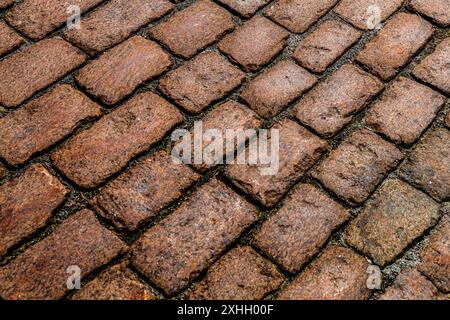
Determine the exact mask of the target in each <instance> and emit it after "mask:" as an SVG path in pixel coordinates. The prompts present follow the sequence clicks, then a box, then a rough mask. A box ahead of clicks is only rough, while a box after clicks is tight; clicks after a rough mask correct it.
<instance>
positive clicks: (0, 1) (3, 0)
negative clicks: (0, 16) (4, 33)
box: [0, 0, 16, 9]
mask: <svg viewBox="0 0 450 320" xmlns="http://www.w3.org/2000/svg"><path fill="white" fill-rule="evenodd" d="M15 1H16V0H0V9H4V8H6V7H9V6H10V5H12V4H13V3H14V2H15Z"/></svg>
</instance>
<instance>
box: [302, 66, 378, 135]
mask: <svg viewBox="0 0 450 320" xmlns="http://www.w3.org/2000/svg"><path fill="white" fill-rule="evenodd" d="M382 89H383V84H382V83H381V82H380V81H379V80H378V79H377V78H375V77H373V76H371V75H370V74H368V73H367V72H364V71H362V70H361V69H359V68H357V67H355V66H353V65H351V64H346V65H344V66H342V67H341V68H340V69H338V70H337V71H336V72H335V73H333V74H332V75H331V76H330V77H328V78H327V79H325V80H324V81H322V82H321V83H320V84H318V85H317V86H316V87H314V88H313V89H312V90H311V92H309V93H308V94H307V95H306V96H305V97H304V98H302V99H301V100H300V101H299V103H297V105H295V107H294V109H293V113H294V115H295V116H296V117H297V119H298V120H300V121H301V122H302V123H304V124H305V125H306V126H308V127H310V128H313V129H314V130H315V131H316V132H317V133H318V134H320V135H321V136H323V137H326V138H329V137H333V136H334V135H336V134H337V133H338V132H339V131H340V130H341V129H342V128H343V127H344V126H346V125H347V124H348V123H350V121H352V119H353V116H354V115H355V114H356V113H358V112H359V111H361V110H362V109H363V108H364V107H365V106H366V104H367V103H368V102H369V101H370V99H372V98H373V97H374V96H375V95H377V94H378V93H379V92H380V91H381V90H382Z"/></svg>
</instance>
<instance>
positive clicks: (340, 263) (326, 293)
mask: <svg viewBox="0 0 450 320" xmlns="http://www.w3.org/2000/svg"><path fill="white" fill-rule="evenodd" d="M368 267H369V263H368V262H367V260H366V259H364V258H363V257H361V256H360V255H358V254H356V253H355V252H353V251H352V250H350V249H348V248H343V247H338V246H331V247H329V248H328V249H326V250H325V252H324V253H323V254H322V255H321V256H320V257H319V258H318V259H317V260H315V261H314V262H313V263H312V264H311V265H310V266H309V267H308V268H307V269H306V270H305V271H304V272H302V273H301V274H300V275H299V276H298V277H297V278H296V279H294V281H293V282H292V283H291V284H289V285H288V286H287V287H286V289H284V290H283V291H281V294H280V295H279V296H278V299H281V300H341V299H342V300H362V299H367V298H368V297H369V295H370V290H369V289H367V284H366V282H367V276H368V275H367V273H366V271H367V268H368Z"/></svg>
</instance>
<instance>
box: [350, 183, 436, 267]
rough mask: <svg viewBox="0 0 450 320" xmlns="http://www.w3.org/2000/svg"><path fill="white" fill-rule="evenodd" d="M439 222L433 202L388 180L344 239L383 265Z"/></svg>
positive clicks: (418, 192)
mask: <svg viewBox="0 0 450 320" xmlns="http://www.w3.org/2000/svg"><path fill="white" fill-rule="evenodd" d="M438 219H439V205H438V204H437V203H436V202H435V201H433V199H431V198H430V197H428V196H427V195H426V194H424V193H422V192H420V191H419V190H417V189H414V188H413V187H411V186H410V185H408V184H406V183H404V182H402V181H400V180H388V181H387V182H386V183H384V184H383V186H382V187H381V189H380V191H379V193H378V194H377V195H376V196H375V198H374V199H373V201H371V202H370V203H369V204H368V205H367V206H366V207H365V208H364V210H363V211H362V212H361V213H360V214H359V215H358V216H357V217H356V219H355V220H353V221H352V223H351V224H350V225H349V226H348V227H347V229H346V232H345V240H346V241H347V243H349V244H350V245H351V246H353V247H355V248H357V249H358V250H359V251H361V252H363V253H364V254H366V255H368V256H370V257H371V258H372V259H373V261H374V262H375V263H376V264H378V265H380V266H384V265H386V264H387V263H388V262H390V261H392V259H394V258H395V257H397V256H398V255H399V254H400V253H401V252H402V251H403V250H404V249H405V248H406V247H407V246H408V245H409V244H410V243H411V242H412V241H414V239H416V238H417V237H419V236H420V235H421V234H422V233H423V232H424V231H425V230H427V229H428V228H430V227H432V226H433V225H435V224H436V222H437V220H438Z"/></svg>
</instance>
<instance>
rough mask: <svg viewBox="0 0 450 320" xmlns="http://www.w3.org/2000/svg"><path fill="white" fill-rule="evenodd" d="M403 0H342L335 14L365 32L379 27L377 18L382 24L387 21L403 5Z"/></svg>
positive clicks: (335, 9)
mask: <svg viewBox="0 0 450 320" xmlns="http://www.w3.org/2000/svg"><path fill="white" fill-rule="evenodd" d="M402 3H403V0H342V1H341V2H340V3H339V4H338V5H337V6H336V8H334V12H336V13H337V14H338V15H340V16H341V17H342V18H344V19H345V20H346V21H348V22H350V23H351V24H353V25H354V26H355V27H358V28H360V29H363V30H369V29H374V28H376V27H377V21H376V20H375V19H376V16H377V14H378V13H379V18H380V21H379V22H380V23H381V22H383V21H384V20H386V19H387V18H388V17H389V16H390V15H391V14H392V13H394V12H395V11H396V10H397V9H398V8H400V6H401V5H402Z"/></svg>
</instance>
